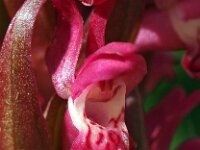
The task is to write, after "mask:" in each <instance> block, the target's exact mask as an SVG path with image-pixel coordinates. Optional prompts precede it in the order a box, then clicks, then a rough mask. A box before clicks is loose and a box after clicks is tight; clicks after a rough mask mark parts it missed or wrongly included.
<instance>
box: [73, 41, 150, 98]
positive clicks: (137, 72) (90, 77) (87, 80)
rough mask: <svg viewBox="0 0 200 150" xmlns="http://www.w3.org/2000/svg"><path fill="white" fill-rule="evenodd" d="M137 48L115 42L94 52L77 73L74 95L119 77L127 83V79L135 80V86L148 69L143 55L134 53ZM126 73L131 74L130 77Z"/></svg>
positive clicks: (133, 83)
mask: <svg viewBox="0 0 200 150" xmlns="http://www.w3.org/2000/svg"><path fill="white" fill-rule="evenodd" d="M135 49H136V48H135V47H134V46H133V45H132V44H129V43H120V42H118V43H117V42H116V43H114V42H113V43H110V44H108V45H106V46H104V47H102V48H101V49H99V50H98V51H96V52H95V53H94V54H92V55H91V56H90V57H89V58H88V59H87V60H86V62H85V63H84V65H83V66H82V68H81V70H80V71H79V73H78V74H77V77H76V80H75V82H74V84H73V87H72V93H73V94H72V97H73V98H74V97H76V96H78V95H79V94H80V92H81V91H82V90H83V89H85V88H86V87H87V86H88V85H90V84H92V83H96V82H99V81H103V80H113V79H115V78H119V77H122V80H123V81H124V82H126V83H127V84H128V82H127V81H130V80H131V81H133V82H131V84H132V86H133V87H134V86H135V85H137V84H138V83H139V82H140V81H141V80H142V79H143V77H144V75H145V74H146V71H147V70H146V64H145V60H144V59H143V57H141V56H139V55H137V54H134V52H135ZM125 75H129V78H127V77H126V76H125Z"/></svg>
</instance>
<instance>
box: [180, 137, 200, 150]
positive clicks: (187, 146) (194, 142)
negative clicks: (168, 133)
mask: <svg viewBox="0 0 200 150" xmlns="http://www.w3.org/2000/svg"><path fill="white" fill-rule="evenodd" d="M199 149H200V138H193V139H190V140H187V141H185V142H184V143H183V144H182V145H181V146H180V147H179V148H178V150H199Z"/></svg>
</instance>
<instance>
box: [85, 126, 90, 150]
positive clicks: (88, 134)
mask: <svg viewBox="0 0 200 150" xmlns="http://www.w3.org/2000/svg"><path fill="white" fill-rule="evenodd" d="M90 136H91V129H90V126H88V133H87V135H86V147H87V148H91V143H90Z"/></svg>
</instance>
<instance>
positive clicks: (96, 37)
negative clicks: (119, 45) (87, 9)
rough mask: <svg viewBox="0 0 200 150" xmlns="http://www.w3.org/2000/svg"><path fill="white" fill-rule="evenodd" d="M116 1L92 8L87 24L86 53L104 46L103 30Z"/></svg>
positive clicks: (108, 0)
mask: <svg viewBox="0 0 200 150" xmlns="http://www.w3.org/2000/svg"><path fill="white" fill-rule="evenodd" d="M115 1H116V0H107V1H105V2H104V3H102V4H101V5H97V6H94V10H93V12H92V13H91V15H90V17H89V20H88V24H89V31H88V41H87V51H88V52H89V53H93V52H94V51H96V50H97V49H99V48H100V47H102V46H104V44H105V39H104V36H105V29H106V24H107V20H108V17H109V15H110V13H111V11H112V8H113V5H114V3H115Z"/></svg>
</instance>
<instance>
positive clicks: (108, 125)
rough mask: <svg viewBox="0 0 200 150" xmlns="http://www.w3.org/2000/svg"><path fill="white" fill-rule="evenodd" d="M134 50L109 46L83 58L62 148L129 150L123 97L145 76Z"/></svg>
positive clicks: (76, 80) (116, 44)
mask: <svg viewBox="0 0 200 150" xmlns="http://www.w3.org/2000/svg"><path fill="white" fill-rule="evenodd" d="M134 51H135V47H134V46H133V45H131V44H128V43H111V44H108V45H106V46H104V47H102V48H100V49H99V50H97V51H96V52H95V53H94V54H92V55H91V56H90V57H89V58H87V59H86V61H85V63H84V65H83V66H82V67H81V69H80V71H79V72H78V73H77V76H76V79H75V81H74V83H73V85H72V95H71V96H70V97H69V100H68V109H67V113H66V115H65V126H64V132H63V133H65V135H64V138H63V140H64V141H63V143H64V144H65V145H64V149H69V147H71V149H74V150H75V149H99V150H100V149H129V136H128V131H127V129H126V126H125V123H124V110H125V97H126V94H127V91H130V90H131V89H133V88H134V87H135V86H136V85H137V84H138V83H139V82H140V81H141V80H142V78H143V76H144V75H145V73H146V65H145V61H144V59H143V58H142V57H141V56H139V55H137V54H134ZM129 82H131V83H132V84H131V86H130V84H129ZM67 139H68V140H67ZM67 141H70V142H71V143H70V142H69V143H67Z"/></svg>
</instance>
